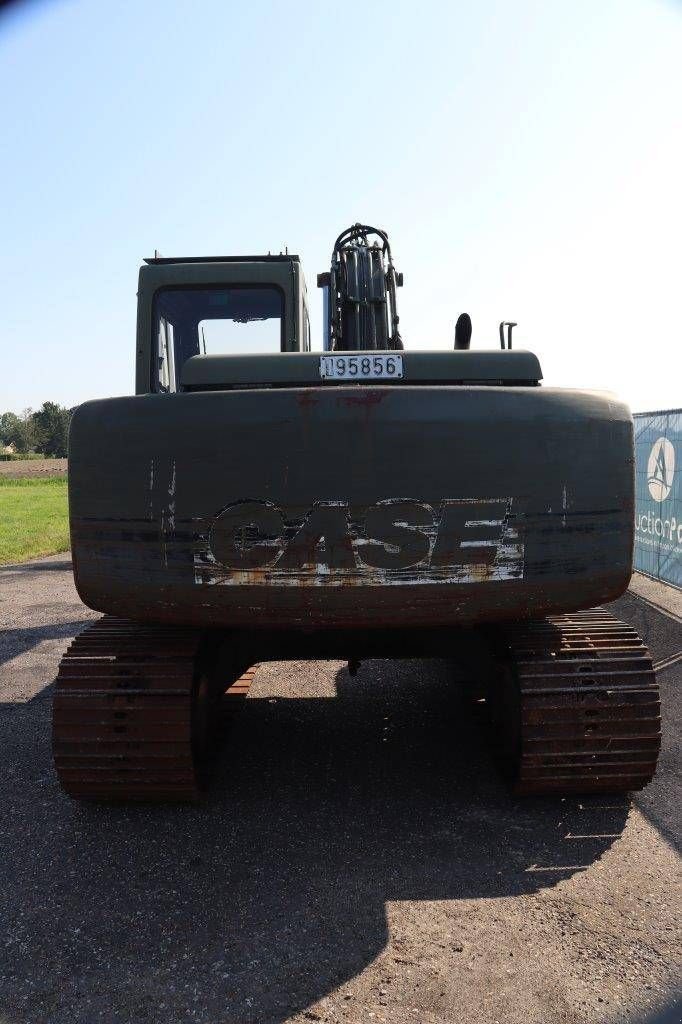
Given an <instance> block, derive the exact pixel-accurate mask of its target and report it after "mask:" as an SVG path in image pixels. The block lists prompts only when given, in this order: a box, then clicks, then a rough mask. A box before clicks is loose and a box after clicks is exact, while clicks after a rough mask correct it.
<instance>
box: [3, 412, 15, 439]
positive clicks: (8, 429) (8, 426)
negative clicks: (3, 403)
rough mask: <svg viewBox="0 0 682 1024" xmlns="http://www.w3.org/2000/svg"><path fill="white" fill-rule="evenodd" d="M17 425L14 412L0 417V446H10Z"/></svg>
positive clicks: (5, 413)
mask: <svg viewBox="0 0 682 1024" xmlns="http://www.w3.org/2000/svg"><path fill="white" fill-rule="evenodd" d="M18 423H19V417H18V416H17V414H16V413H15V412H3V413H2V415H1V416H0V444H2V445H6V444H12V443H13V439H14V433H15V431H16V428H17V424H18Z"/></svg>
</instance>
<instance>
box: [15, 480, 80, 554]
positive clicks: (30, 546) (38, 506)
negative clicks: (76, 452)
mask: <svg viewBox="0 0 682 1024" xmlns="http://www.w3.org/2000/svg"><path fill="white" fill-rule="evenodd" d="M68 548H69V512H68V505H67V497H66V477H65V476H52V477H48V478H44V479H42V480H41V479H39V478H34V477H22V478H19V479H18V480H12V479H9V478H7V477H5V478H3V477H2V476H0V565H6V564H7V563H8V562H23V561H25V560H26V559H27V558H36V557H37V556H38V555H51V554H54V553H55V552H57V551H67V550H68Z"/></svg>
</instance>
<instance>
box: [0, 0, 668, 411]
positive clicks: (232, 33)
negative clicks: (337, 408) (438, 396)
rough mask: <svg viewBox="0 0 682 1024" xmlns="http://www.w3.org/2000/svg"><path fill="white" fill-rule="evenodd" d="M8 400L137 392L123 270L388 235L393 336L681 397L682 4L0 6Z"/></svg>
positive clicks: (0, 402) (613, 0)
mask: <svg viewBox="0 0 682 1024" xmlns="http://www.w3.org/2000/svg"><path fill="white" fill-rule="evenodd" d="M0 109H1V111H2V119H1V121H0V124H1V125H2V128H1V134H0V140H1V142H0V145H2V154H1V155H0V185H1V190H0V197H1V198H0V204H1V205H0V210H1V214H0V239H1V244H0V411H4V410H6V409H11V410H14V411H20V410H21V409H23V408H24V407H26V406H33V407H36V406H39V405H40V404H41V403H42V402H43V401H45V400H46V399H50V400H54V401H58V402H60V403H62V404H65V405H74V404H76V403H78V402H81V401H83V400H85V399H87V398H94V397H102V396H106V395H114V394H125V393H131V392H132V390H133V355H134V324H135V289H136V277H137V269H138V266H139V264H140V262H141V261H142V258H143V257H144V256H149V255H153V251H154V249H155V248H157V249H159V250H160V251H161V252H162V253H163V254H164V255H167V256H176V255H208V254H214V253H221V254H222V253H240V252H248V253H253V252H259V251H263V252H267V251H268V250H272V251H279V250H280V249H283V248H284V246H285V245H286V246H288V247H289V250H290V251H292V252H298V253H300V255H301V257H302V259H303V265H304V269H305V270H306V274H307V279H308V287H309V291H310V293H311V299H312V313H313V336H314V338H317V339H318V342H317V343H318V345H319V335H320V330H321V324H320V321H321V316H320V314H321V300H320V293H319V292H318V291H317V289H316V288H315V287H314V285H315V275H316V273H317V272H318V271H321V270H326V269H328V266H329V259H330V251H331V246H332V243H333V240H334V238H335V237H336V235H337V234H338V233H339V232H340V231H341V230H342V229H343V228H344V227H346V226H347V225H349V224H350V223H352V222H354V221H357V220H364V221H367V222H369V223H375V224H378V225H379V226H380V227H383V228H385V229H387V230H388V231H389V234H390V237H391V241H392V246H393V251H394V255H395V261H396V265H397V267H398V269H399V270H402V271H403V272H404V274H405V287H404V288H403V290H402V292H401V293H400V299H401V306H400V312H401V326H402V333H403V337H404V339H405V343H406V347H408V348H409V347H410V346H414V347H417V346H419V347H434V348H442V347H445V348H448V347H450V346H451V344H452V337H453V327H454V322H455V320H456V318H457V315H458V314H459V313H460V312H463V311H467V312H469V313H470V314H471V316H472V318H473V324H474V333H473V339H472V344H473V345H475V346H476V345H479V346H486V347H495V346H497V345H498V339H497V324H498V322H499V321H500V320H502V319H508V320H517V321H518V322H519V327H518V329H517V332H516V334H515V343H516V345H517V346H518V347H526V348H530V349H532V350H534V351H535V352H536V353H537V354H538V355H539V357H540V359H541V362H542V365H543V369H544V374H545V382H546V383H547V384H551V385H566V386H577V387H589V388H606V389H609V390H613V391H616V392H617V393H618V394H620V395H621V396H622V397H624V398H625V399H626V400H627V401H628V402H629V403H630V404H631V406H632V408H633V409H634V410H644V409H659V408H669V407H678V406H682V383H681V376H682V374H681V371H682V2H679V0H678V2H673V0H667V2H666V0H563V2H562V0H538V2H533V0H515V2H508V0H498V2H495V0H482V2H476V3H472V2H470V0H450V2H443V3H436V2H429V0H421V2H419V3H417V2H412V3H402V2H399V0H388V2H387V0H372V2H371V3H367V2H366V0H346V2H345V3H343V4H331V3H329V4H327V3H319V2H310V3H308V2H296V0H288V2H284V0H282V2H265V0H263V2H260V0H253V2H250V3H237V2H236V0H216V2H213V0H194V2H192V3H190V2H177V0H144V2H139V0H138V2H128V0H115V2H106V0H90V2H87V3H86V2H63V0H51V2H50V0H44V2H42V3H38V2H35V3H26V4H23V5H22V4H20V5H15V6H14V7H10V8H9V9H8V10H7V11H6V12H5V13H4V14H3V15H0Z"/></svg>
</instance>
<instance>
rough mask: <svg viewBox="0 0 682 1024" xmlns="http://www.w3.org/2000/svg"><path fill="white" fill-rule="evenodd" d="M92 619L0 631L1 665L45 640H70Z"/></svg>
mask: <svg viewBox="0 0 682 1024" xmlns="http://www.w3.org/2000/svg"><path fill="white" fill-rule="evenodd" d="M91 621H92V620H91V619H86V618H81V619H73V620H71V621H70V622H55V623H46V624H45V625H41V626H27V627H26V628H23V629H0V665H3V664H4V663H5V662H7V661H10V660H11V659H12V658H16V657H17V656H18V655H20V654H26V652H27V651H30V650H31V649H32V648H33V647H37V646H38V644H40V643H42V642H43V640H70V639H71V638H72V637H74V636H75V635H76V634H77V633H80V632H81V630H82V629H84V628H85V626H87V624H88V622H91Z"/></svg>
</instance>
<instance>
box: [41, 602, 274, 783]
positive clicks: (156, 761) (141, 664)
mask: <svg viewBox="0 0 682 1024" xmlns="http://www.w3.org/2000/svg"><path fill="white" fill-rule="evenodd" d="M202 642H203V634H202V632H201V631H200V630H194V629H184V628H174V627H170V626H169V627H164V626H145V625H141V624H139V623H134V622H129V621H126V620H124V619H116V618H112V617H110V616H105V617H104V618H102V619H100V620H99V621H98V622H96V623H94V624H93V625H92V626H89V627H88V628H87V629H85V630H84V631H83V632H82V633H81V634H80V635H79V636H77V637H76V639H75V640H74V641H73V643H72V644H71V645H70V647H69V649H68V650H67V652H66V654H65V655H64V657H63V658H62V661H61V664H60V666H59V673H58V676H57V684H56V692H55V697H54V710H53V753H54V761H55V766H56V769H57V774H58V776H59V781H60V783H61V785H62V787H63V788H64V789H65V790H66V792H67V793H68V794H69V795H70V796H72V797H76V798H79V799H90V800H123V801H151V802H154V801H165V800H185V801H187V800H188V801H195V800H197V799H198V798H199V797H200V796H201V793H202V791H203V789H204V786H205V775H206V765H207V761H208V755H209V753H210V749H211V746H212V738H213V735H214V727H215V724H216V720H217V719H218V718H219V710H220V709H219V708H217V707H216V703H217V701H219V699H220V696H221V694H220V692H218V694H217V698H216V695H215V691H214V692H213V693H212V692H211V688H210V687H209V686H208V681H207V674H206V669H207V667H208V666H206V665H205V664H204V663H203V662H204V660H205V659H204V657H203V654H202V646H203V644H202ZM254 671H255V669H250V670H249V671H248V672H246V673H245V674H244V675H243V676H241V677H240V678H239V679H237V680H236V682H234V683H233V684H232V685H231V686H230V687H229V689H228V690H227V691H226V693H225V696H224V701H223V706H224V709H225V710H226V711H227V714H228V717H232V715H233V714H234V713H235V712H236V710H237V709H238V707H240V706H241V705H242V703H243V701H244V699H245V698H246V695H247V693H248V689H249V686H250V684H251V680H252V678H253V673H254ZM216 711H217V712H218V715H216V714H215V712H216Z"/></svg>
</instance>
